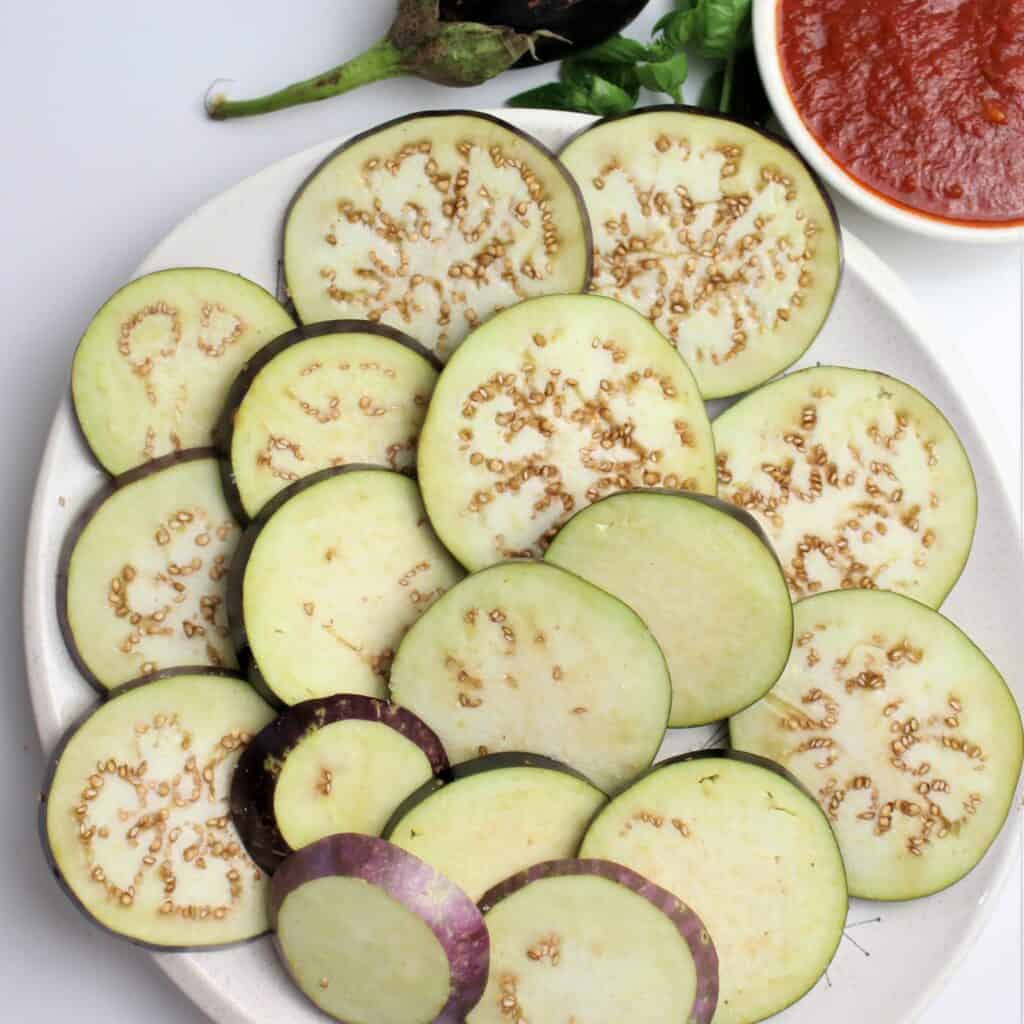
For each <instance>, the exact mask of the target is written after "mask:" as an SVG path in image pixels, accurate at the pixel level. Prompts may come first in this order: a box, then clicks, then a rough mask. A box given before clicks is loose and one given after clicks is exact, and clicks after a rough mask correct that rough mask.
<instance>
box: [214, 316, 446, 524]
mask: <svg viewBox="0 0 1024 1024" xmlns="http://www.w3.org/2000/svg"><path fill="white" fill-rule="evenodd" d="M439 368H440V367H439V364H438V363H437V361H436V360H435V359H434V357H433V356H432V355H430V354H429V353H428V352H427V351H426V350H425V349H423V348H422V347H421V346H420V345H419V344H417V343H416V342H415V341H413V340H412V339H411V338H409V337H406V336H405V335H403V334H402V333H401V332H400V331H396V330H393V329H392V328H390V327H383V326H381V325H379V324H370V323H366V322H364V321H356V320H347V321H346V320H340V321H334V322H331V323H326V324H314V325H313V326H311V327H297V328H296V329H295V330H293V331H289V332H288V333H287V334H283V335H281V337H280V338H277V339H275V340H274V341H273V342H271V343H270V344H269V345H266V346H265V347H264V348H262V349H261V350H260V351H259V352H258V353H257V354H256V355H255V356H254V357H253V358H252V359H251V360H250V361H249V362H248V363H246V365H245V367H244V368H243V370H242V372H241V373H240V374H239V376H238V377H237V378H236V380H235V382H234V384H233V385H232V387H231V391H230V394H229V395H228V399H227V408H226V410H225V412H224V415H223V417H222V418H221V423H220V426H219V427H218V430H217V438H216V442H217V448H218V450H219V451H220V452H221V455H222V457H223V458H224V459H226V460H227V463H228V465H227V472H226V473H225V475H224V484H225V491H226V493H227V496H228V500H229V501H230V502H231V504H232V507H233V508H235V511H236V514H237V515H239V516H240V517H241V518H243V519H253V518H255V516H256V515H257V514H258V513H259V511H260V509H261V508H263V506H264V505H265V504H266V503H267V502H268V501H269V500H270V499H271V498H272V497H274V495H275V494H277V493H278V492H279V491H281V490H283V489H284V488H285V487H287V486H288V485H289V484H290V483H293V482H294V481H296V480H299V479H301V478H303V477H306V476H309V475H311V474H312V473H315V472H317V471H318V470H321V469H328V468H330V467H332V466H344V465H350V464H353V463H356V464H370V465H380V466H387V467H389V468H390V469H394V470H401V471H403V472H406V471H410V470H412V469H413V468H414V467H415V464H416V443H417V441H418V439H419V432H420V427H421V426H422V423H423V417H424V416H425V415H426V411H427V403H428V402H429V401H430V395H431V393H432V392H433V390H434V384H435V382H436V381H437V371H438V369H439Z"/></svg>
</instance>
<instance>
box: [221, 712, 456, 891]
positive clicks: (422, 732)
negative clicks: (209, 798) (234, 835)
mask: <svg viewBox="0 0 1024 1024" xmlns="http://www.w3.org/2000/svg"><path fill="white" fill-rule="evenodd" d="M447 767H448V758H447V757H446V755H445V752H444V748H443V747H442V746H441V741H440V740H439V739H438V738H437V737H436V736H435V735H434V733H433V732H432V731H431V730H430V729H429V728H428V727H427V726H426V725H425V724H424V723H423V722H421V721H420V720H419V719H418V718H417V717H416V716H415V715H414V714H412V712H410V711H406V710H405V709H404V708H397V707H395V706H394V705H393V704H388V703H386V702H385V701H382V700H376V699H375V698H373V697H363V696H361V695H355V694H348V693H343V694H339V695H337V696H335V697H322V698H320V699H318V700H307V701H304V702H303V703H301V704H296V705H295V706H294V707H291V708H288V709H287V710H286V711H285V712H284V713H283V714H282V715H280V717H278V718H276V719H275V720H274V721H273V722H271V723H270V724H269V725H268V726H267V727H266V728H265V729H264V730H263V731H262V732H261V733H259V735H258V736H256V737H255V738H254V739H253V741H252V742H251V743H250V744H249V746H248V747H247V748H246V751H245V753H244V754H243V755H242V757H241V758H240V759H239V762H238V766H237V767H236V768H235V774H234V777H233V778H232V781H231V817H232V819H233V821H234V823H235V828H236V829H237V830H238V833H239V835H241V837H242V841H243V842H244V843H245V848H246V849H247V850H248V851H249V855H250V856H251V857H252V859H253V860H254V861H255V862H256V863H257V864H258V865H259V866H260V867H261V868H263V870H264V871H266V872H267V873H268V874H273V872H274V871H276V870H277V867H278V865H279V864H280V863H281V861H282V860H284V858H285V857H287V856H288V855H289V854H290V853H292V851H294V850H298V849H300V848H301V847H303V846H308V845H309V844H310V843H312V842H315V841H316V840H317V839H322V838H323V837H324V836H329V835H333V834H335V833H338V832H361V833H366V834H368V835H379V834H380V832H381V830H382V829H383V828H384V825H385V824H387V821H388V819H389V818H390V816H391V814H392V813H393V812H394V809H395V808H396V807H397V806H398V805H399V804H400V803H401V802H402V800H403V799H405V797H407V796H408V795H409V794H410V793H411V792H413V791H414V790H416V789H418V788H419V787H420V786H421V785H422V784H423V783H425V782H427V780H429V779H430V778H431V777H433V776H434V775H435V773H437V772H442V771H444V770H445V769H446V768H447Z"/></svg>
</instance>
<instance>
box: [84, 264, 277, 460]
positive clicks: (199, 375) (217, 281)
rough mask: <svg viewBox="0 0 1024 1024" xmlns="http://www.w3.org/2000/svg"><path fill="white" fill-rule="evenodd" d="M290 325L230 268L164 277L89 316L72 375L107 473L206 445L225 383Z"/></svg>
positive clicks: (131, 288) (151, 278) (141, 283)
mask: <svg viewBox="0 0 1024 1024" xmlns="http://www.w3.org/2000/svg"><path fill="white" fill-rule="evenodd" d="M294 326H295V323H294V321H293V320H292V318H291V317H290V316H289V315H288V314H287V313H286V312H285V310H284V309H283V308H282V307H281V306H280V305H279V304H278V303H277V302H276V301H275V300H274V297H273V296H272V295H271V294H270V293H269V292H266V291H264V290H263V289H262V288H261V287H260V286H259V285H257V284H253V282H252V281H249V280H246V278H244V277H239V276H238V275H237V274H229V273H228V272H227V271H226V270H211V269H208V268H203V267H189V268H179V269H175V270H161V271H158V272H157V273H155V274H148V275H146V276H145V277H140V278H138V279H137V280H135V281H132V282H131V284H127V285H125V287H124V288H122V289H121V290H120V291H119V292H117V293H116V294H115V295H114V296H113V297H112V298H111V299H109V300H108V301H107V303H106V305H104V306H103V308H102V309H100V311H99V312H98V313H97V314H96V316H95V317H93V320H92V323H90V324H89V327H88V329H87V330H86V332H85V335H84V336H83V338H82V340H81V342H80V343H79V346H78V350H77V352H75V361H74V364H73V366H72V370H71V394H72V397H73V399H74V404H75V414H76V415H77V417H78V422H79V423H80V424H81V427H82V433H83V434H84V435H85V439H86V441H87V442H88V444H89V447H90V448H91V449H92V452H93V454H94V455H95V456H96V459H97V460H98V461H99V463H100V464H101V465H102V466H103V467H104V468H105V469H106V470H108V471H109V472H111V473H123V472H125V471H126V470H129V469H131V468H132V467H134V466H138V465H140V464H142V463H144V462H149V461H151V460H153V459H157V458H159V457H160V456H162V455H167V454H170V453H171V452H179V451H182V450H183V449H185V448H196V447H202V446H203V445H208V444H210V442H211V440H212V435H213V428H214V426H215V425H216V423H217V418H218V417H219V416H220V414H221V409H222V408H223V407H224V399H225V398H226V397H227V393H228V388H229V387H230V385H231V381H232V380H233V379H234V377H235V375H236V374H237V373H238V371H239V369H240V367H241V366H242V364H243V363H244V362H245V361H246V359H248V358H249V357H250V356H251V355H252V354H253V353H254V352H256V351H257V349H259V348H261V347H262V346H263V345H265V344H266V343H267V342H268V341H269V340H270V339H271V338H273V337H275V336H276V335H278V334H280V333H281V332H282V331H286V330H288V328H290V327H294Z"/></svg>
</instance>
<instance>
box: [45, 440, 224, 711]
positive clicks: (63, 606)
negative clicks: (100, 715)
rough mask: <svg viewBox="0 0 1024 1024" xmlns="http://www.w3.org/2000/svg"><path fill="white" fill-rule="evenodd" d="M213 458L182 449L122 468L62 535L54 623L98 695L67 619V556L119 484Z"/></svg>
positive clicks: (204, 451)
mask: <svg viewBox="0 0 1024 1024" xmlns="http://www.w3.org/2000/svg"><path fill="white" fill-rule="evenodd" d="M216 457H217V452H216V451H215V450H214V449H213V448H186V449H185V450H184V451H180V452H171V453H170V454H169V455H164V456H161V457H160V458H159V459H153V460H152V461H151V462H144V463H142V465H140V466H134V467H133V468H132V469H129V470H126V471H125V472H124V473H121V474H120V476H115V477H114V478H113V479H112V480H110V481H109V482H108V483H106V484H104V485H103V486H102V487H101V488H100V489H99V491H97V493H96V494H95V495H93V497H92V498H91V500H90V501H89V502H88V503H87V504H86V506H85V508H83V509H82V511H81V512H80V513H79V514H78V518H77V519H75V521H74V522H73V523H72V524H71V526H70V528H69V529H68V532H67V533H66V534H65V536H64V542H63V544H62V545H61V550H60V557H59V558H58V559H57V624H58V625H59V626H60V635H61V636H62V637H63V638H64V646H65V647H67V650H68V654H69V655H70V656H71V660H72V661H73V662H74V663H75V668H77V669H78V671H79V672H80V673H81V674H82V678H83V679H85V681H86V682H87V683H88V684H89V685H90V686H91V687H92V688H93V689H94V690H95V691H96V692H97V693H98V694H99V695H100V696H101V697H107V696H108V694H110V693H111V690H110V689H108V687H106V686H104V685H103V683H101V682H100V680H99V679H98V678H97V677H96V674H95V673H94V672H93V670H92V669H91V668H89V666H88V665H87V664H86V661H85V659H84V658H83V657H82V652H81V651H80V650H79V649H78V641H77V640H76V639H75V636H74V633H73V632H72V630H71V619H70V617H69V616H68V569H69V567H70V565H71V556H72V554H73V553H74V550H75V545H76V544H77V543H78V539H79V537H81V536H82V531H83V530H84V529H85V528H86V526H88V524H89V521H90V520H91V519H92V517H93V516H94V515H95V514H96V513H97V511H99V507H100V506H101V505H102V504H103V503H104V502H105V501H106V500H107V499H108V498H109V497H111V496H112V495H113V494H114V493H115V492H116V491H119V490H121V488H122V487H128V486H129V485H130V484H134V483H137V482H138V481H139V480H142V479H144V478H145V477H147V476H149V475H150V474H151V473H159V472H160V470H162V469H169V468H170V467H171V466H177V465H179V464H181V463H182V462H193V461H194V460H196V459H214V458H216ZM212 667H213V666H204V667H203V668H201V669H200V668H171V669H169V670H167V671H169V672H170V673H171V674H172V675H181V674H182V673H183V672H191V671H196V672H203V673H206V672H208V671H209V670H210V668H212ZM227 674H228V675H237V673H236V672H231V671H228V672H227ZM160 675H161V673H159V672H157V673H155V674H154V675H151V676H146V677H145V681H150V682H151V681H152V680H153V679H154V678H159V677H160ZM137 683H138V680H133V681H132V682H128V683H121V684H120V685H119V686H118V687H116V689H117V690H119V691H120V690H124V689H126V688H128V687H131V686H134V685H137Z"/></svg>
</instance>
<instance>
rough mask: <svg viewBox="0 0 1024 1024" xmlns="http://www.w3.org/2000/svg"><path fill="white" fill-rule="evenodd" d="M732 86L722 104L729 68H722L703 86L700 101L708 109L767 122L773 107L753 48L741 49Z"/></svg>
mask: <svg viewBox="0 0 1024 1024" xmlns="http://www.w3.org/2000/svg"><path fill="white" fill-rule="evenodd" d="M732 76H733V78H732V88H731V90H730V93H729V97H728V102H727V104H726V105H725V107H723V106H722V86H723V83H724V81H725V68H724V67H723V68H719V69H718V70H717V71H716V72H715V73H714V74H713V75H712V76H711V77H710V78H709V79H708V80H707V81H706V82H705V83H704V88H703V89H701V93H700V99H699V100H698V103H699V104H700V106H702V107H704V108H705V109H706V110H711V111H718V112H719V113H723V114H731V115H732V116H733V117H741V118H743V119H744V120H747V121H752V122H753V123H754V124H759V125H762V126H763V125H764V124H765V123H767V121H768V119H769V118H770V117H771V114H772V108H771V104H770V103H769V102H768V96H767V94H766V93H765V91H764V85H763V83H762V82H761V76H760V74H759V73H758V70H757V60H756V59H755V57H754V54H753V52H752V51H750V50H745V51H743V52H741V53H737V54H736V56H735V58H734V62H733V72H732Z"/></svg>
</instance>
